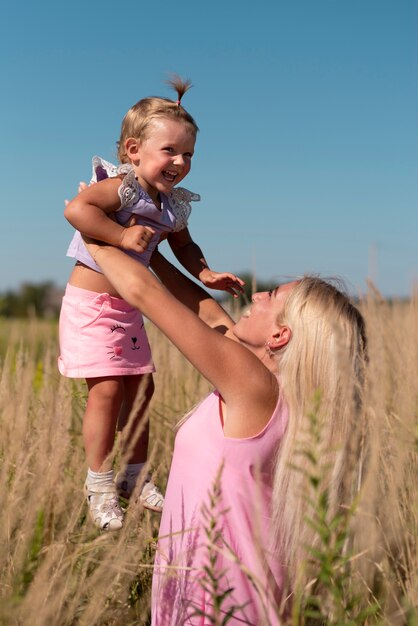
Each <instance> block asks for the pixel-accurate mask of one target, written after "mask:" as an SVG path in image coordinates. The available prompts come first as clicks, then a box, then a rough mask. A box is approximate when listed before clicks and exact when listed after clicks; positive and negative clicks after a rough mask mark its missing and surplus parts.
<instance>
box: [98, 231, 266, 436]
mask: <svg viewBox="0 0 418 626" xmlns="http://www.w3.org/2000/svg"><path fill="white" fill-rule="evenodd" d="M88 248H89V251H90V254H92V256H93V258H94V259H95V261H96V262H97V263H98V264H99V265H100V267H101V269H102V270H103V272H104V274H105V275H106V277H107V278H108V279H109V280H110V282H111V283H112V284H113V286H114V287H115V288H116V289H117V291H118V293H119V294H120V296H121V297H122V298H123V299H124V300H126V301H127V302H129V303H130V304H131V305H132V306H135V307H137V308H138V309H140V310H141V312H142V313H143V314H144V315H145V316H146V317H147V318H148V319H150V320H151V321H152V322H153V323H154V324H155V325H156V326H158V328H160V330H161V331H162V332H163V333H164V334H165V335H166V336H167V337H168V338H169V339H170V341H172V343H173V344H174V345H176V346H177V348H178V349H179V350H180V351H181V352H182V353H183V354H184V356H185V357H186V358H187V359H188V360H189V361H190V362H191V363H192V364H193V365H194V366H195V367H196V368H197V369H198V370H199V371H200V372H201V374H202V375H203V376H204V377H205V378H207V380H209V381H210V382H211V383H212V384H213V385H214V386H215V387H216V388H217V389H218V390H219V392H220V394H221V396H222V398H223V399H224V400H225V403H226V404H227V405H228V428H230V429H231V431H230V432H229V433H228V434H229V436H233V437H247V436H252V435H255V434H257V432H259V431H260V430H261V429H262V428H263V426H264V425H265V423H266V422H267V420H268V419H269V417H270V416H271V413H272V411H273V409H274V406H275V404H276V401H277V392H278V391H277V384H276V382H275V379H274V376H273V375H272V374H271V372H270V371H269V370H268V369H267V368H266V367H265V366H264V365H263V364H262V363H261V361H260V360H259V359H258V358H257V357H256V356H255V355H254V354H253V353H252V352H251V351H250V350H248V349H247V348H245V347H244V346H243V345H241V344H240V343H239V342H238V341H236V340H235V338H234V339H232V338H231V337H232V336H233V335H232V333H231V329H232V320H230V318H229V317H228V316H227V315H226V314H225V316H224V317H223V323H226V324H227V326H228V333H229V334H230V337H228V336H224V335H222V334H221V333H219V332H217V331H216V330H214V329H213V328H210V327H209V326H208V325H207V324H206V323H205V322H203V321H202V320H201V319H199V317H198V316H197V315H196V313H195V312H193V310H191V309H189V308H188V307H187V306H186V305H185V304H183V303H182V302H180V301H179V300H178V299H177V298H176V297H175V296H174V295H173V294H172V293H170V292H169V291H168V290H167V289H166V288H165V287H164V286H163V285H162V284H161V283H160V281H159V280H158V279H157V278H156V277H155V276H154V275H153V274H152V273H151V272H150V271H149V270H148V269H147V268H145V267H144V266H143V265H141V264H140V263H138V262H137V261H135V260H133V259H132V258H130V257H129V256H128V255H126V254H125V253H123V252H122V251H121V250H118V249H117V248H113V247H111V246H105V245H104V246H102V245H96V244H92V243H88ZM158 262H160V263H161V259H160V260H159V261H158V259H157V261H156V263H157V264H158ZM160 269H161V266H160ZM185 280H187V279H185ZM180 289H181V288H180ZM203 293H204V292H203ZM188 298H190V292H189V296H188ZM186 299H187V298H186ZM192 299H193V298H192ZM205 301H206V298H203V300H201V306H203V308H205V306H206V305H207V304H208V303H209V307H210V308H211V307H212V306H213V305H212V304H211V303H210V301H209V300H208V301H207V303H206V305H205V304H204V303H205ZM215 304H216V303H215ZM218 306H219V305H217V304H216V307H218ZM215 317H216V316H215Z"/></svg>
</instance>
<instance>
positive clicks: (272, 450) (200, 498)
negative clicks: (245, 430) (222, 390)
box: [152, 392, 288, 626]
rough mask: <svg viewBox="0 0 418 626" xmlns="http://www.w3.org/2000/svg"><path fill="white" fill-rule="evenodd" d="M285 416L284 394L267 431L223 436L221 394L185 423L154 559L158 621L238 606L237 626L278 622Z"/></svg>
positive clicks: (205, 617)
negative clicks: (276, 469) (277, 528)
mask: <svg viewBox="0 0 418 626" xmlns="http://www.w3.org/2000/svg"><path fill="white" fill-rule="evenodd" d="M287 420H288V411H287V407H286V406H285V405H284V403H282V402H281V401H280V400H279V402H278V404H277V406H276V408H275V410H274V413H273V415H272V416H271V418H270V420H269V422H268V424H267V425H266V426H265V427H264V429H263V430H262V431H261V433H259V434H258V435H256V436H255V437H250V438H247V439H232V438H228V437H225V435H224V433H223V428H222V415H221V404H220V397H219V394H218V393H217V392H214V393H212V394H210V395H209V396H208V397H207V398H206V399H205V400H204V401H203V402H202V403H201V404H200V405H199V406H198V407H197V409H196V410H195V411H194V413H193V415H192V416H191V417H190V418H189V419H188V420H187V421H186V422H185V423H184V424H183V426H182V427H181V428H180V430H179V432H178V434H177V436H176V441H175V447H174V454H173V460H172V464H171V469H170V475H169V480H168V485H167V492H166V496H165V503H164V509H163V514H162V519H161V525H160V532H159V540H158V549H157V554H156V559H155V569H154V577H153V588H152V625H153V626H182V625H183V624H184V625H193V626H206V625H209V624H213V621H211V620H210V616H214V615H215V614H216V612H218V615H220V616H221V621H222V619H223V617H224V616H225V615H226V614H227V613H228V611H230V610H233V615H234V617H233V618H232V619H230V620H229V621H228V622H227V623H228V625H229V626H232V625H234V626H238V624H240V625H242V624H247V625H249V624H250V625H252V626H260V625H262V624H268V625H269V626H276V625H278V624H280V620H279V618H278V617H277V612H276V611H275V607H276V606H277V603H278V602H279V601H280V594H281V591H282V590H283V573H284V570H283V566H282V564H281V562H280V558H279V556H278V555H277V554H273V552H272V551H271V550H269V544H270V542H269V532H270V503H271V493H272V478H273V465H274V460H275V456H276V454H277V450H278V447H279V444H280V441H281V439H282V437H283V434H284V432H285V430H286V425H287ZM210 573H213V574H215V577H214V578H215V579H214V581H212V580H211V577H210ZM216 586H217V587H216ZM225 592H226V593H225ZM223 594H225V595H224V596H223ZM222 596H223V598H222ZM217 602H218V607H216V603H217Z"/></svg>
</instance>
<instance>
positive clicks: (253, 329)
mask: <svg viewBox="0 0 418 626" xmlns="http://www.w3.org/2000/svg"><path fill="white" fill-rule="evenodd" d="M296 284H297V281H294V282H291V283H285V284H284V285H280V287H276V289H273V290H272V291H261V292H257V293H255V294H254V295H253V297H252V305H251V306H250V307H249V308H248V309H247V311H246V312H245V313H244V315H242V317H241V318H240V319H239V320H238V322H237V323H236V325H235V326H234V334H235V336H236V337H237V338H238V339H239V340H240V341H243V342H245V343H247V344H248V345H251V346H254V347H258V346H265V345H266V343H267V342H268V341H269V338H270V337H271V336H272V335H273V334H274V333H275V332H276V331H277V329H278V328H279V325H278V322H277V320H278V318H279V315H280V314H281V313H282V311H283V307H284V304H285V302H286V300H287V297H288V295H289V293H290V292H291V291H292V289H293V288H294V286H295V285H296Z"/></svg>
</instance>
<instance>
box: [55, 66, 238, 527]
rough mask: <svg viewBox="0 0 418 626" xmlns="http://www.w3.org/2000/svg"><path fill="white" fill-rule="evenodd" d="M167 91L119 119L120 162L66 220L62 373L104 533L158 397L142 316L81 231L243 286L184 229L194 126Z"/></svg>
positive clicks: (150, 496)
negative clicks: (117, 459)
mask: <svg viewBox="0 0 418 626" xmlns="http://www.w3.org/2000/svg"><path fill="white" fill-rule="evenodd" d="M170 84H171V86H172V87H173V88H174V89H175V90H176V91H177V100H176V101H173V100H169V99H166V98H157V97H152V98H145V99H143V100H140V101H139V102H137V103H136V104H135V105H134V106H133V107H132V108H131V109H130V110H129V111H128V112H127V114H126V115H125V117H124V119H123V122H122V129H121V135H120V139H119V142H118V156H119V160H120V162H121V165H120V166H118V167H115V166H112V165H111V164H109V163H107V162H106V161H103V160H101V159H99V158H98V157H95V158H94V159H93V172H94V175H95V177H96V179H97V181H98V182H97V184H95V185H92V186H90V187H87V188H86V189H84V190H83V191H81V193H80V194H79V195H78V196H77V197H76V198H74V199H73V200H72V201H71V202H69V203H68V204H67V206H66V208H65V213H64V214H65V217H66V218H67V219H68V221H69V222H70V223H71V224H72V225H73V226H74V227H75V228H76V229H77V232H76V233H75V235H74V238H73V240H72V242H71V244H70V247H69V250H68V253H67V254H68V255H69V256H72V257H74V258H75V259H76V264H75V267H74V268H73V271H72V273H71V276H70V279H69V282H68V285H67V288H66V292H65V295H64V298H63V303H62V308H61V315H60V352H61V354H60V357H59V369H60V372H61V373H62V374H63V375H64V376H69V377H74V378H80V377H82V378H85V379H86V382H87V386H88V400H87V407H86V411H85V414H84V418H83V440H84V446H85V450H86V460H87V464H88V472H87V478H86V482H85V494H86V497H87V503H88V507H89V512H90V516H91V518H92V519H93V521H94V523H95V524H96V526H97V527H98V528H100V529H102V530H116V529H119V528H121V527H122V524H123V512H122V510H121V507H120V505H119V499H118V496H119V495H120V496H122V497H124V498H127V499H129V497H130V496H131V494H132V492H133V490H134V488H135V485H136V482H137V479H138V477H139V475H140V473H141V470H142V468H143V465H144V463H145V461H146V457H147V448H148V432H149V427H148V424H147V423H146V424H145V425H144V424H143V423H141V427H142V429H143V430H142V433H141V434H140V435H139V437H138V436H137V433H138V426H139V424H140V422H141V420H142V418H143V417H144V413H145V411H146V409H147V406H148V404H149V401H150V399H151V397H152V393H153V389H154V387H153V381H152V372H154V371H155V368H154V364H153V362H152V358H151V352H150V347H149V344H148V340H147V336H146V333H145V328H144V322H143V318H142V315H141V313H140V312H139V311H137V310H136V309H134V308H133V307H131V306H130V305H128V304H127V303H126V302H125V301H124V300H123V299H121V298H120V296H119V294H118V293H117V291H115V289H114V288H113V286H112V285H111V283H110V282H109V281H108V280H107V279H106V277H105V276H104V275H103V274H102V272H101V270H100V268H99V266H98V265H97V264H96V263H95V260H94V259H93V258H92V257H91V256H90V254H89V253H88V252H87V249H86V247H85V245H84V243H83V240H82V238H81V235H80V233H83V234H84V235H87V236H89V237H92V238H95V239H100V240H101V241H104V242H106V243H108V244H112V245H114V246H117V247H120V248H122V249H123V250H125V251H126V253H127V254H129V255H130V256H133V257H134V258H135V259H137V260H138V261H139V262H140V263H142V264H144V265H146V266H148V265H149V262H150V259H151V255H152V253H153V251H154V250H155V248H156V246H157V245H158V243H159V241H160V240H161V239H164V238H167V239H168V242H169V244H170V246H171V248H172V250H173V252H174V254H175V256H176V257H177V259H178V260H179V261H180V262H181V264H182V265H183V267H185V268H186V269H187V270H188V271H189V272H190V273H191V274H192V275H193V276H194V277H195V278H198V279H199V280H200V281H201V282H202V283H203V284H204V285H206V286H207V287H210V288H212V289H222V290H226V291H227V292H228V293H231V294H233V295H236V292H237V291H240V290H241V288H242V284H243V282H242V281H241V280H240V279H239V278H237V277H236V276H235V275H233V274H230V273H217V272H213V271H212V270H211V269H210V268H209V266H208V263H207V262H206V259H205V257H204V255H203V253H202V251H201V249H200V247H199V246H198V245H197V244H196V243H195V242H194V241H193V240H192V238H191V236H190V233H189V230H188V228H187V220H188V217H189V214H190V211H191V205H190V203H191V202H192V201H197V200H199V199H200V197H199V196H198V195H197V194H193V193H191V192H190V191H188V190H187V189H183V188H175V185H177V184H178V183H179V182H180V181H181V180H183V178H184V177H185V176H187V174H188V173H189V171H190V167H191V160H192V156H193V152H194V146H195V141H196V134H197V132H198V127H197V125H196V122H195V121H194V119H193V118H192V117H191V115H190V114H189V113H188V112H187V111H186V110H185V109H184V108H183V106H182V105H181V99H182V96H183V95H184V93H185V92H186V91H187V90H188V88H189V87H190V83H189V82H188V81H187V82H183V81H181V80H180V79H178V78H175V79H173V80H172V81H170ZM140 386H141V389H143V392H144V393H143V396H144V400H143V402H142V405H141V407H140V408H139V410H137V413H136V415H135V416H134V418H133V419H132V417H131V420H130V422H129V426H130V429H129V433H126V432H125V431H126V430H127V429H125V431H124V433H123V438H122V447H123V448H124V449H125V452H124V454H125V457H124V458H125V459H126V461H127V464H126V467H125V468H123V469H122V471H121V472H120V473H119V474H118V475H117V476H116V478H114V475H113V469H112V467H111V464H110V460H109V458H108V457H109V453H110V452H111V450H112V448H113V444H114V438H115V432H116V428H118V429H119V430H122V428H123V427H124V426H125V425H126V424H127V418H128V416H129V415H130V413H131V411H132V409H133V406H134V402H135V398H136V396H137V393H138V389H139V387H140ZM135 434H136V436H135ZM131 439H132V440H133V441H131V442H130V446H129V448H128V446H127V443H128V441H129V440H131ZM139 497H140V501H141V502H142V504H143V506H145V507H147V508H149V509H152V510H155V511H161V509H162V505H163V496H162V494H161V493H160V491H159V490H158V488H157V487H156V486H155V485H154V484H153V483H152V482H151V480H149V479H148V480H146V481H145V482H144V484H143V485H142V486H141V489H140V496H139Z"/></svg>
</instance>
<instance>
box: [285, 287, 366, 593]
mask: <svg viewBox="0 0 418 626" xmlns="http://www.w3.org/2000/svg"><path fill="white" fill-rule="evenodd" d="M278 322H279V323H280V324H285V325H287V326H289V327H290V329H291V332H292V338H291V341H290V342H289V343H288V344H287V345H286V346H285V348H283V349H282V351H281V352H280V354H279V356H278V359H279V361H278V366H279V373H280V381H281V389H282V393H283V396H284V400H285V401H286V403H287V405H288V408H289V423H288V427H287V432H286V435H285V438H284V440H283V442H282V445H281V447H280V450H279V451H278V457H277V465H276V470H275V477H274V494H273V516H274V522H275V525H274V529H275V531H276V538H277V541H278V544H279V545H280V548H281V553H282V554H284V557H285V560H286V563H287V565H288V572H289V582H290V584H291V586H292V587H293V585H294V583H295V578H296V571H297V568H298V567H299V566H300V565H301V563H302V562H303V561H304V560H306V557H307V554H306V546H309V547H312V548H314V547H315V544H316V543H317V542H318V537H317V536H316V535H317V533H316V532H315V531H314V529H313V528H312V525H311V524H310V523H309V522H308V521H307V516H308V517H309V505H308V495H307V492H306V489H305V483H306V477H307V475H309V472H310V471H311V470H312V467H311V465H310V463H311V460H310V457H309V450H308V449H307V448H309V446H310V445H312V437H311V436H309V435H306V433H307V432H308V431H309V428H310V419H312V415H315V419H316V420H317V421H318V424H319V432H320V452H319V454H320V459H321V472H322V476H321V488H324V489H326V490H327V498H328V500H327V506H328V513H329V515H330V516H331V517H332V516H333V515H335V514H336V512H337V511H338V512H340V510H341V509H340V506H341V505H344V504H345V503H347V502H351V500H350V497H351V498H352V496H353V494H352V485H353V482H355V478H354V473H355V472H356V471H357V470H358V459H359V457H360V456H361V455H360V453H359V447H361V440H362V419H361V417H360V414H361V413H362V402H361V399H362V390H363V384H364V373H365V364H366V334H365V324H364V320H363V317H362V315H361V313H360V312H359V310H358V309H357V308H356V307H355V306H354V305H353V304H352V302H351V301H350V299H349V298H348V297H347V295H346V294H345V293H343V291H341V289H338V288H337V287H336V286H334V285H333V284H331V283H330V282H327V281H324V280H322V279H320V278H318V277H315V276H305V277H304V278H302V279H301V280H300V281H299V282H298V283H297V284H296V285H295V287H294V288H293V289H292V291H291V292H290V294H289V296H288V298H287V300H286V302H285V305H284V308H283V311H282V313H281V315H280V319H279V320H278ZM309 416H311V418H310V417H309ZM304 436H305V439H304ZM353 456H356V461H355V460H354V458H353ZM295 466H296V468H295ZM355 468H357V470H356V469H355ZM308 482H309V480H308ZM350 491H351V493H349V492H350Z"/></svg>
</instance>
